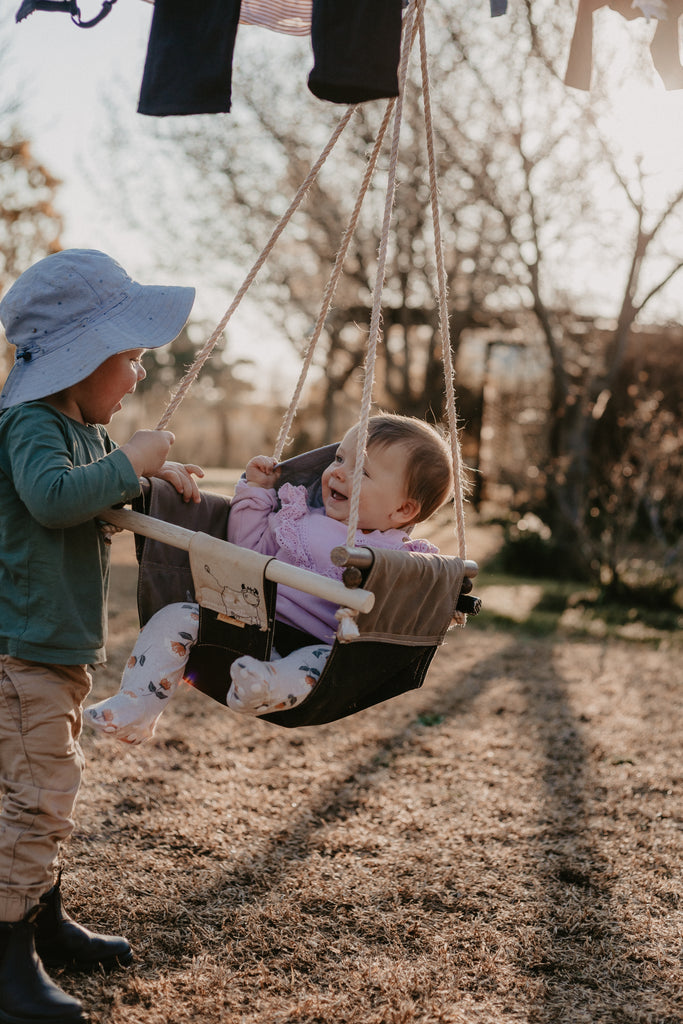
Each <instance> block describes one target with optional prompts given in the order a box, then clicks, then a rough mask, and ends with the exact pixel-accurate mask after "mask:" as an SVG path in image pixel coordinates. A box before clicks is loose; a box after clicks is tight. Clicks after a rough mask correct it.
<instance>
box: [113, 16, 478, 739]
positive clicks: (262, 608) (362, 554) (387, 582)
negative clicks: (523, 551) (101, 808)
mask: <svg viewBox="0 0 683 1024" xmlns="http://www.w3.org/2000/svg"><path fill="white" fill-rule="evenodd" d="M424 3H425V0H413V2H412V3H411V4H410V6H409V8H408V10H407V12H406V16H405V23H404V40H407V41H408V43H409V45H404V47H403V55H402V59H401V68H400V76H399V79H400V89H399V96H398V98H397V99H392V100H390V101H389V102H388V104H387V109H386V112H385V115H384V118H383V121H382V124H381V126H380V129H379V132H378V135H377V139H376V141H375V144H374V148H373V150H372V153H371V155H370V157H369V160H368V164H367V167H366V170H365V174H364V177H363V181H362V184H361V187H360V190H359V194H358V197H357V200H356V204H355V207H354V210H353V213H352V216H351V219H350V221H349V224H348V226H347V228H346V231H345V234H344V237H343V239H342V243H341V246H340V250H339V252H338V254H337V258H336V260H335V265H334V268H333V271H332V274H331V276H330V279H329V281H328V284H327V286H326V289H325V293H324V296H323V301H322V306H321V310H320V314H319V317H318V320H317V323H316V326H315V329H314V331H313V334H312V337H311V340H310V342H309V345H308V348H307V351H306V355H305V358H304V363H303V367H302V370H301V374H300V377H299V381H298V383H297V386H296V388H295V391H294V395H293V398H292V402H291V404H290V408H289V410H288V412H287V414H286V416H285V419H284V422H283V424H282V427H281V429H280V433H279V436H278V440H277V442H276V446H275V451H274V457H275V459H276V461H277V462H278V463H279V464H280V467H281V469H280V480H279V486H282V484H284V483H294V484H297V485H304V486H306V488H307V490H308V498H309V504H311V505H315V504H320V501H319V488H320V475H321V473H322V470H323V469H324V468H325V467H326V466H327V465H329V463H330V461H331V460H332V457H333V454H334V451H335V449H336V446H335V445H328V446H326V447H325V448H321V449H317V450H316V451H313V452H308V453H305V454H304V455H300V456H297V457H295V458H292V459H289V460H287V461H285V462H280V460H281V456H282V452H283V449H284V446H285V443H286V439H287V437H288V433H289V430H290V427H291V425H292V422H293V419H294V416H295V414H296V407H297V404H298V401H299V397H300V395H301V391H302V388H303V384H304V381H305V378H306V374H307V371H308V369H309V367H310V365H311V363H312V359H313V354H314V349H315V345H316V343H317V341H318V339H319V337H320V335H321V333H322V330H323V326H324V323H325V319H326V317H327V314H328V311H329V308H330V305H331V302H332V298H333V295H334V291H335V287H336V284H337V281H338V279H339V276H340V274H341V270H342V266H343V263H344V258H345V255H346V252H347V250H348V247H349V243H350V241H351V238H352V235H353V231H354V229H355V226H356V223H357V220H358V217H359V214H360V209H361V205H362V201H363V198H364V196H365V193H366V191H367V188H368V186H369V183H370V180H371V177H372V174H373V171H374V168H375V165H376V162H377V158H378V155H379V152H380V149H381V145H382V141H383V139H384V136H385V133H386V130H387V127H388V125H389V123H390V120H391V115H392V112H393V115H394V117H393V122H394V123H393V139H392V147H391V156H390V165H389V181H388V187H387V194H386V202H385V211H384V223H383V230H382V238H381V243H380V247H379V257H378V266H377V272H376V281H375V289H374V300H373V310H372V315H371V323H370V331H369V336H368V346H367V355H366V364H365V381H364V387H363V397H362V402H361V412H360V416H359V429H358V448H357V453H356V467H357V468H356V471H355V474H354V479H353V483H352V494H351V504H350V515H349V523H348V534H347V543H346V546H342V547H338V548H335V549H334V551H333V552H331V560H332V562H333V563H334V564H336V565H337V566H344V567H345V569H344V582H341V581H338V580H336V579H330V578H328V577H324V576H319V575H317V574H315V573H311V572H308V571H306V570H303V569H299V568H297V567H295V566H290V565H286V564H284V563H281V562H278V561H277V560H276V559H274V558H270V557H268V556H265V555H262V554H260V553H257V552H253V551H250V550H246V549H243V548H239V547H236V546H235V545H233V544H230V543H229V542H227V541H226V540H223V539H222V538H224V537H226V535H227V520H228V515H229V512H230V501H229V499H228V498H225V497H223V496H220V495H211V494H206V493H204V494H203V495H202V501H201V503H200V505H194V504H193V503H191V504H186V503H184V502H183V501H182V499H181V498H180V496H179V495H178V494H177V493H176V491H175V490H174V489H173V487H172V486H171V485H170V484H167V483H166V482H165V481H162V480H157V479H154V480H150V481H145V486H144V489H143V495H142V498H141V499H139V500H138V502H137V506H136V510H134V511H128V510H122V509H112V510H107V511H106V512H104V513H102V514H101V516H100V518H101V519H103V520H104V521H105V522H108V523H111V524H113V525H114V526H117V527H123V528H127V529H130V530H132V531H133V532H134V533H135V534H136V548H137V555H138V560H139V583H138V610H139V614H140V620H141V623H142V624H143V625H144V623H145V622H146V621H147V620H148V619H149V618H150V617H151V615H153V614H154V612H155V611H157V610H158V609H159V608H160V607H162V606H163V605H166V604H169V603H172V602H175V601H185V600H195V601H197V603H198V604H199V605H200V624H199V637H198V641H197V644H196V645H195V647H194V648H193V650H192V653H191V656H190V659H189V661H188V665H187V671H186V678H187V679H188V680H189V681H190V682H191V683H192V684H193V685H194V686H195V687H196V688H197V689H199V690H201V691H202V692H204V693H206V694H207V695H209V696H211V697H213V698H214V699H215V700H217V701H219V702H220V703H223V704H225V703H226V695H227V691H228V688H229V685H230V675H229V668H230V665H231V663H232V662H233V661H234V660H235V659H236V658H237V657H239V656H241V655H244V654H250V655H252V656H253V657H256V658H259V659H260V660H266V659H268V658H269V657H270V653H271V650H272V647H273V644H274V643H275V646H276V647H277V650H278V652H279V654H281V655H283V656H284V655H286V654H288V653H289V652H290V651H292V650H295V649H297V648H299V647H303V646H306V645H307V644H311V643H316V642H317V638H314V637H310V636H309V635H308V634H305V633H302V632H301V631H299V630H295V629H293V628H292V627H290V626H285V625H284V624H282V623H279V622H276V620H275V615H274V610H275V598H276V587H277V584H278V583H281V584H286V585H288V586H293V587H296V588H298V589H301V590H304V591H307V592H309V593H312V594H315V595H317V596H320V597H323V598H325V599H327V600H329V601H331V602H333V603H336V604H338V605H339V610H338V612H337V618H338V620H339V622H340V626H339V629H338V632H337V637H336V639H335V642H334V645H333V649H332V653H331V654H330V656H329V658H328V660H327V663H326V666H325V668H324V670H323V672H322V674H321V676H320V678H319V680H318V681H317V682H316V684H315V685H314V686H313V687H312V689H311V692H310V694H309V695H308V696H307V697H306V698H305V700H304V701H303V702H302V703H301V704H299V705H297V706H296V707H293V708H289V709H287V710H283V711H276V712H271V713H268V714H265V715H262V716H260V717H262V718H265V719H266V720H268V721H270V722H273V723H275V724H278V725H282V726H286V727H294V726H300V725H317V724H322V723H325V722H331V721H335V720H337V719H340V718H343V717H346V716H347V715H350V714H353V713H355V712H356V711H360V710H363V709H364V708H367V707H370V706H372V705H374V704H377V703H380V702H381V701H384V700H387V699H389V698H390V697H394V696H397V695H398V694H400V693H403V692H405V691H407V690H410V689H415V688H417V687H419V686H421V685H422V682H423V680H424V678H425V675H426V672H427V669H428V667H429V665H430V663H431V661H432V658H433V657H434V654H435V653H436V650H437V648H438V647H439V646H440V645H441V644H442V643H443V640H444V637H445V634H446V631H447V629H448V628H449V626H450V625H451V624H452V623H453V621H456V622H458V623H459V624H461V625H462V624H464V622H465V618H466V614H467V613H470V614H476V613H477V612H478V610H479V606H480V602H479V600H478V599H477V598H474V597H472V596H471V594H470V591H471V579H472V578H473V577H474V576H476V574H477V571H478V570H477V564H476V563H475V562H472V561H470V560H468V559H467V558H466V550H465V536H464V511H463V487H462V460H461V453H460V446H459V441H458V432H457V419H456V411H455V396H454V390H453V367H452V363H451V349H450V344H449V338H448V309H447V300H446V279H445V268H444V263H443V255H442V247H441V234H440V226H439V210H438V202H437V183H436V170H435V161H434V143H433V130H432V121H431V106H430V98H429V78H428V70H427V58H426V45H425V37H424V17H423V12H424ZM416 36H419V40H420V53H421V64H422V88H423V99H424V109H425V125H426V137H427V149H428V158H429V159H428V162H429V172H430V186H431V196H432V198H431V204H432V217H433V223H434V236H435V253H436V266H437V284H438V295H439V316H440V329H441V334H442V339H443V344H442V350H443V363H444V379H445V386H446V405H447V413H448V423H449V429H450V437H451V448H452V457H453V470H454V480H455V494H454V509H455V517H456V533H457V537H458V543H459V551H460V554H459V556H458V557H455V556H449V555H436V554H422V553H417V552H404V551H395V550H381V551H379V550H375V551H372V550H370V549H369V548H358V547H356V546H355V538H356V532H357V522H358V511H359V500H360V488H361V481H362V467H363V453H364V450H365V447H366V443H367V435H368V422H369V417H370V407H371V403H372V394H373V382H374V372H375V361H376V352H377V344H378V339H379V335H380V313H381V293H382V286H383V282H384V273H385V265H386V253H387V244H388V236H389V229H390V222H391V210H392V206H393V197H394V188H395V178H396V163H397V155H398V140H399V131H400V123H401V111H402V95H403V87H404V83H405V81H406V71H407V62H408V55H409V52H410V49H411V46H412V43H413V41H414V39H415V38H416ZM353 111H354V108H353V107H350V108H348V109H347V111H346V113H345V114H344V115H343V117H342V118H341V120H340V122H339V124H338V125H337V127H336V129H335V131H334V132H333V134H332V137H331V138H330V140H329V142H328V143H327V145H326V146H325V148H324V149H323V151H322V152H321V154H320V157H319V158H318V160H317V161H316V163H315V164H314V165H313V167H312V168H311V171H310V172H309V175H308V177H307V178H306V180H305V181H304V183H303V184H302V185H301V187H300V189H299V191H298V192H297V194H296V196H295V198H294V199H293V201H292V203H291V204H290V207H289V209H288V210H287V212H286V213H285V215H284V216H283V218H282V219H281V221H280V222H279V223H278V225H277V227H276V228H275V230H274V231H273V234H272V235H271V238H270V239H269V242H268V243H267V245H266V247H265V248H264V250H263V252H262V253H261V254H260V256H259V257H258V259H257V260H256V262H255V264H254V266H253V267H252V269H251V270H250V272H249V274H248V275H247V277H246V278H245V281H244V283H243V284H242V286H241V288H240V289H239V291H238V293H237V295H236V296H235V299H234V300H233V302H232V304H231V306H230V307H229V309H228V310H227V311H226V313H225V315H224V317H223V319H222V320H221V322H220V323H219V324H218V325H217V327H216V329H215V330H214V332H213V334H212V335H211V337H210V338H209V339H208V340H207V342H206V343H205V345H204V346H203V348H202V350H201V351H200V352H199V354H198V356H197V358H196V359H195V361H194V363H193V365H192V366H191V367H190V369H189V370H188V372H187V374H186V375H185V377H184V378H183V380H182V382H181V384H180V386H179V388H178V390H177V392H176V394H175V396H174V398H173V399H172V400H171V402H170V403H169V406H168V408H167V409H166V412H165V413H164V416H163V417H162V419H161V421H160V422H159V424H158V429H163V428H164V427H166V425H167V424H168V423H169V421H170V419H171V417H172V415H173V413H174V412H175V411H176V409H177V408H178V406H179V404H180V402H181V401H182V399H183V397H184V395H185V394H186V392H187V390H188V389H189V387H190V386H191V384H192V383H193V382H194V380H195V379H196V377H197V376H198V374H199V372H200V370H201V367H202V366H203V364H204V362H205V361H206V360H207V359H208V357H209V355H210V353H211V351H212V350H213V348H214V347H215V345H216V343H217V341H218V339H219V337H220V335H221V334H222V332H223V330H224V328H225V326H226V324H227V322H228V320H229V319H230V317H231V316H232V314H233V312H234V311H235V309H236V308H237V306H238V304H239V302H240V301H241V299H242V297H243V295H244V294H245V292H246V291H247V289H248V288H249V286H250V285H251V283H252V281H253V280H254V278H255V276H256V274H257V273H258V271H259V270H260V268H261V266H262V265H263V263H264V262H265V259H266V257H267V255H268V253H269V252H270V250H271V249H272V247H273V245H274V244H275V242H276V240H277V238H278V237H279V235H280V234H281V232H282V230H283V229H284V227H285V225H286V224H287V222H288V221H289V219H290V218H291V216H292V214H293V213H294V211H295V210H296V208H297V207H298V206H299V204H300V203H301V201H302V199H303V197H304V196H305V195H306V193H307V191H308V189H309V187H310V185H311V183H312V182H313V181H314V179H315V177H316V175H317V174H318V171H319V170H320V167H321V166H322V164H323V163H324V161H325V159H326V158H327V155H328V154H329V152H330V151H331V149H332V147H333V146H334V144H335V143H336V141H337V139H338V138H339V136H340V134H341V132H342V131H343V129H344V127H345V126H346V124H347V123H348V121H349V120H350V118H351V116H352V114H353Z"/></svg>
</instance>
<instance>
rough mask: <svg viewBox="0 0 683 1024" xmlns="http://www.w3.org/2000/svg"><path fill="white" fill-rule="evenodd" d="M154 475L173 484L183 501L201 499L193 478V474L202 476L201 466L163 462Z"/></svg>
mask: <svg viewBox="0 0 683 1024" xmlns="http://www.w3.org/2000/svg"><path fill="white" fill-rule="evenodd" d="M193 474H194V475H193ZM154 475H155V476H158V477H159V478H160V479H161V480H168V482H169V483H170V484H173V486H174V487H175V489H176V491H177V492H178V494H182V496H183V500H184V501H194V502H200V501H201V500H202V498H201V495H200V493H199V487H198V486H197V481H196V480H195V476H199V477H202V476H204V470H203V469H202V468H201V466H195V465H194V464H192V463H188V464H187V465H183V463H182V462H165V463H164V464H163V466H162V467H161V469H160V470H159V472H158V473H155V474H154Z"/></svg>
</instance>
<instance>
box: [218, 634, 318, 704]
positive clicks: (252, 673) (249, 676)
mask: <svg viewBox="0 0 683 1024" xmlns="http://www.w3.org/2000/svg"><path fill="white" fill-rule="evenodd" d="M329 653H330V648H329V647H327V646H325V645H320V646H317V647H307V648H304V649H302V650H300V651H293V652H292V654H289V655H288V656H287V657H286V658H281V659H280V660H279V661H257V659H256V658H251V657H250V656H249V655H246V656H245V657H242V658H240V659H239V660H238V661H235V662H233V663H232V665H231V666H230V677H231V679H232V683H231V685H230V689H229V690H228V695H227V698H226V702H227V705H228V707H229V708H231V710H233V711H241V712H242V713H243V714H251V715H264V714H266V713H267V712H268V711H282V710H284V709H285V708H293V707H296V705H297V704H301V702H302V701H303V700H304V699H305V698H306V697H307V696H308V695H309V693H310V692H311V688H312V687H313V686H315V684H316V683H317V681H318V679H319V678H320V673H321V672H322V670H323V668H324V667H325V662H326V661H327V657H328V655H329Z"/></svg>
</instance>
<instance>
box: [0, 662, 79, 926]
mask: <svg viewBox="0 0 683 1024" xmlns="http://www.w3.org/2000/svg"><path fill="white" fill-rule="evenodd" d="M90 686H91V678H90V674H89V672H88V670H87V668H86V667H85V666H84V665H42V664H38V663H37V662H31V661H21V660H19V659H17V658H11V657H9V656H8V655H0V788H1V790H2V808H1V809H0V921H19V920H21V918H22V917H24V915H25V914H26V913H27V912H28V911H29V910H30V909H31V907H33V906H35V904H36V903H37V902H38V900H39V899H40V897H41V896H42V895H43V893H44V892H46V891H47V890H48V889H49V888H50V887H51V886H52V885H53V881H54V869H55V866H56V862H57V857H58V853H59V843H60V841H61V840H63V839H66V838H67V836H69V835H70V834H71V832H72V830H73V827H74V823H73V820H72V817H71V816H72V814H73V809H74V804H75V803H76V796H77V795H78V790H79V787H80V784H81V773H82V771H83V767H84V759H83V752H82V751H81V747H80V744H79V742H78V739H79V736H80V734H81V726H82V711H81V708H82V705H83V701H84V700H85V698H86V697H87V695H88V693H89V692H90Z"/></svg>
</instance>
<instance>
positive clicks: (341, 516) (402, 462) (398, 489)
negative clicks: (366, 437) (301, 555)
mask: <svg viewBox="0 0 683 1024" xmlns="http://www.w3.org/2000/svg"><path fill="white" fill-rule="evenodd" d="M356 442H357V428H356V427H352V428H351V430H349V431H348V432H347V434H346V435H345V437H344V439H343V441H342V442H341V444H340V445H339V448H338V449H337V454H336V456H335V459H334V462H332V463H331V464H330V465H329V466H328V467H327V469H326V470H325V471H324V472H323V474H322V498H323V505H324V507H325V515H328V516H329V517H330V518H331V519H336V520H337V521H338V522H340V523H347V522H348V519H349V508H350V505H351V491H352V487H353V472H354V466H355V462H356ZM405 476H406V451H405V448H404V447H403V445H400V444H393V445H386V446H385V445H373V446H371V447H370V449H369V450H368V453H367V455H366V456H365V462H364V466H363V482H362V484H361V492H360V506H359V513H358V529H359V530H366V531H371V530H382V531H384V530H390V529H392V528H393V529H397V528H400V527H402V526H405V525H406V524H407V523H410V522H411V521H412V520H413V519H414V517H415V516H416V515H417V513H418V512H419V507H418V503H417V502H416V501H414V500H413V499H412V498H409V497H408V496H407V495H406V492H405Z"/></svg>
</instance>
